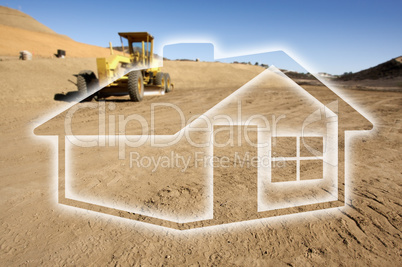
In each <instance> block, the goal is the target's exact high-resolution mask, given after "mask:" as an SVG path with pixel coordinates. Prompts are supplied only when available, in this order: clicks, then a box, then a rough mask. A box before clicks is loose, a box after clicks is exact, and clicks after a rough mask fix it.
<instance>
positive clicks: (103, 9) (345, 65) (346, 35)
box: [0, 0, 402, 74]
mask: <svg viewBox="0 0 402 267" xmlns="http://www.w3.org/2000/svg"><path fill="white" fill-rule="evenodd" d="M0 5H3V6H7V7H10V8H15V9H19V10H21V11H22V12H24V13H27V14H28V15H30V16H32V17H33V18H35V19H36V20H38V21H39V22H41V23H43V24H45V25H46V26H48V27H50V28H51V29H53V30H54V31H56V32H57V33H60V34H64V35H68V36H69V37H71V38H72V39H74V40H76V41H78V42H83V43H88V44H93V45H98V46H104V47H106V46H108V43H109V41H111V42H112V43H113V44H114V45H118V44H119V43H120V40H119V37H118V35H117V33H118V32H125V31H126V32H130V31H132V32H135V31H147V32H149V33H151V34H152V35H153V36H154V37H155V46H156V47H155V51H156V52H157V53H159V54H161V53H162V51H164V52H163V56H165V57H168V58H171V59H175V58H189V59H195V58H200V59H201V60H220V61H228V60H224V59H223V58H228V57H230V58H231V59H233V60H234V59H236V58H237V57H236V56H240V55H247V54H259V55H265V54H264V52H269V51H278V50H283V51H285V52H286V53H287V54H288V55H290V56H291V57H292V58H294V59H296V61H298V62H299V63H301V64H302V65H303V66H304V67H306V68H307V69H308V70H309V71H311V72H327V73H331V74H342V73H344V72H349V71H352V72H356V71H359V70H362V69H366V68H369V67H372V66H375V65H377V64H380V63H382V62H384V61H387V60H390V59H392V58H395V57H398V56H401V55H402V15H401V10H402V0H398V1H395V0H394V1H389V0H385V1H371V0H366V1H343V0H340V1H308V0H305V1H278V0H276V1H209V0H205V1H158V0H154V1H152V2H147V1H124V2H119V1H118V2H113V1H103V0H98V1H75V0H73V1H47V0H43V1H30V0H21V1H19V0H4V1H3V0H0ZM173 43H203V44H204V45H200V44H199V45H180V46H173V45H169V44H173ZM163 47H165V49H164V50H163ZM175 47H176V48H175ZM211 47H212V49H211ZM271 55H272V54H271ZM251 58H253V60H260V61H266V60H268V61H269V60H270V57H264V56H253V57H251ZM252 63H254V62H252ZM259 63H265V64H269V65H271V64H272V63H271V62H259ZM276 66H277V65H276ZM277 67H283V66H277ZM295 70H297V69H295Z"/></svg>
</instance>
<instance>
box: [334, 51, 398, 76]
mask: <svg viewBox="0 0 402 267" xmlns="http://www.w3.org/2000/svg"><path fill="white" fill-rule="evenodd" d="M401 76H402V56H400V57H397V58H393V59H391V60H389V61H387V62H384V63H382V64H379V65H377V66H375V67H371V68H369V69H365V70H362V71H359V72H356V73H345V74H344V75H341V76H340V77H339V78H338V79H339V80H341V81H351V80H354V81H361V80H366V79H370V80H377V79H392V78H397V77H401Z"/></svg>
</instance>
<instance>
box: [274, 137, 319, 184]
mask: <svg viewBox="0 0 402 267" xmlns="http://www.w3.org/2000/svg"><path fill="white" fill-rule="evenodd" d="M278 137H279V138H281V137H294V138H296V157H272V139H273V138H278ZM302 137H318V138H321V140H322V151H321V153H322V156H311V157H301V156H300V139H301V138H302ZM324 140H325V138H324V136H322V135H303V136H301V135H293V136H288V135H286V136H275V137H271V151H270V153H271V163H272V162H279V161H296V180H295V181H294V180H291V181H278V182H273V181H272V164H271V183H287V182H301V181H311V180H322V179H324V147H325V144H324ZM302 160H321V161H322V162H323V168H322V178H318V179H304V180H300V161H302Z"/></svg>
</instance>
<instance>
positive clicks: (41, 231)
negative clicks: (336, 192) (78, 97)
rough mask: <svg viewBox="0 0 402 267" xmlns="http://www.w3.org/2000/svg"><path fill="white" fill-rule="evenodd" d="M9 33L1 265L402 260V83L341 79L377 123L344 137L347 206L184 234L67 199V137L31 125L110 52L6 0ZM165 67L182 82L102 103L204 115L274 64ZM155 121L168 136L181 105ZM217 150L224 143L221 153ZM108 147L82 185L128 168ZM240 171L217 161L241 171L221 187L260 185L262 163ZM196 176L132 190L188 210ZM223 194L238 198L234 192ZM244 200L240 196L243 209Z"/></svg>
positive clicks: (193, 203) (290, 105)
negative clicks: (63, 54) (62, 198)
mask: <svg viewBox="0 0 402 267" xmlns="http://www.w3.org/2000/svg"><path fill="white" fill-rule="evenodd" d="M0 35H1V36H2V40H1V43H0V59H1V61H0V81H1V87H0V88H1V94H0V105H1V107H2V112H1V113H0V118H1V120H0V133H1V138H0V142H1V150H0V170H1V172H0V226H1V227H0V264H1V265H2V266H20V265H23V266H39V265H40V266H55V265H57V266H58V265H63V266H73V265H80V266H99V265H101V266H104V265H107V266H109V265H113V266H129V265H131V266H162V265H164V266H165V265H167V266H244V265H252V266H321V265H329V266H400V265H402V258H401V253H402V250H401V249H402V241H401V228H402V224H401V216H402V201H401V173H402V169H401V163H402V157H401V131H402V122H401V118H400V117H401V116H400V114H401V110H402V95H401V90H400V82H401V81H400V79H399V80H393V81H389V80H387V81H378V80H377V81H375V82H372V81H367V80H366V81H362V82H360V83H347V82H345V83H342V84H340V87H339V88H340V89H339V91H338V93H339V94H341V95H342V96H343V97H346V98H347V99H348V101H349V102H350V103H351V104H354V105H355V107H356V108H358V110H359V111H361V112H363V113H364V115H366V116H367V117H368V118H369V119H370V121H371V122H373V124H374V129H373V130H371V131H368V132H364V133H360V134H358V135H353V136H349V137H348V139H347V142H346V146H347V148H348V151H349V153H348V155H347V159H348V160H350V163H349V164H347V170H346V174H347V180H346V185H347V187H346V189H347V200H346V205H345V206H344V207H339V208H332V209H328V210H322V211H315V212H307V213H302V214H298V215H286V216H282V217H272V218H266V219H260V220H254V221H249V222H242V223H236V224H225V225H223V226H218V227H216V226H215V227H214V226H212V227H205V228H199V229H192V230H187V231H178V230H172V229H169V228H164V227H158V226H154V225H150V224H147V223H143V222H138V221H134V220H128V219H123V218H119V217H114V216H110V215H105V214H100V213H96V212H93V211H88V210H85V209H78V208H73V207H70V206H67V205H61V204H59V203H58V198H57V197H58V188H57V180H58V173H57V162H58V161H57V152H58V151H57V146H56V145H55V143H52V142H49V140H48V139H46V138H44V137H40V136H36V135H34V133H33V130H34V128H35V127H36V126H37V125H38V124H39V123H40V122H43V120H44V119H45V118H50V116H51V115H57V113H58V112H57V111H63V110H64V109H66V108H68V107H69V106H71V105H73V104H74V102H72V98H71V97H72V96H74V95H75V93H74V92H75V91H76V85H75V82H76V78H75V77H74V76H73V75H74V74H77V73H78V72H79V71H81V70H84V69H89V70H95V69H96V63H95V59H94V58H89V57H96V56H102V55H103V56H107V55H108V54H109V50H108V49H105V48H102V47H96V46H91V45H86V44H81V43H78V42H75V41H74V40H72V39H70V38H69V37H67V36H63V35H60V34H57V33H55V32H54V31H53V30H51V29H50V28H48V27H47V26H45V25H43V24H41V23H39V22H38V21H36V20H34V19H33V18H31V17H30V16H28V15H26V14H24V13H22V12H19V11H16V10H12V9H9V8H5V7H0ZM57 49H65V50H66V51H67V58H66V59H55V58H53V59H51V58H52V57H53V54H54V53H56V51H57ZM21 50H28V51H31V52H33V54H34V57H33V58H34V60H32V61H18V60H15V59H16V58H17V57H18V53H19V51H21ZM73 57H88V58H73ZM164 70H165V71H166V72H169V73H170V75H171V78H172V80H173V81H174V84H175V90H174V91H173V92H171V93H169V94H166V95H164V96H147V97H145V99H144V100H143V101H142V102H141V103H132V102H130V101H127V100H128V98H127V97H125V98H124V97H123V98H115V99H111V100H109V101H105V102H104V103H105V104H106V105H114V107H115V109H114V112H115V114H132V113H133V112H137V113H138V112H139V113H140V114H142V115H144V116H145V117H146V118H148V117H147V116H148V115H147V113H146V112H147V107H148V106H149V105H150V104H152V103H158V102H167V103H172V104H176V105H179V106H180V107H181V108H182V110H183V111H184V114H185V117H186V118H188V117H191V116H192V115H195V114H202V113H204V112H205V111H207V110H208V109H210V108H211V107H213V106H214V105H215V104H217V103H218V102H220V101H221V100H222V99H224V98H225V97H226V96H228V95H229V94H231V93H232V92H234V91H235V90H236V89H237V88H239V87H240V86H242V85H243V84H244V83H246V82H248V81H249V80H250V79H251V78H253V77H255V76H256V75H258V74H259V73H261V72H262V71H263V70H264V69H263V68H261V67H258V66H247V65H241V64H223V63H208V62H184V61H183V62H176V61H166V62H164ZM299 84H304V85H307V86H308V88H309V90H310V92H313V93H316V94H318V95H320V96H321V97H323V98H324V99H326V98H328V99H330V98H331V94H329V93H325V94H324V95H322V92H323V91H322V87H319V84H317V83H311V81H301V82H300V83H299ZM275 86H276V87H278V86H279V85H278V84H274V85H273V88H274V89H275V88H276V87H275ZM276 89H278V90H276ZM276 89H275V90H276V91H275V90H273V92H272V95H271V96H268V97H272V98H271V100H273V101H272V102H271V103H272V106H271V107H270V108H271V109H275V108H276V107H281V108H286V109H287V112H289V113H292V112H294V111H295V110H297V109H298V107H300V106H301V104H300V103H301V102H299V99H297V98H296V99H295V98H291V97H288V96H287V95H286V94H284V92H281V90H279V89H280V88H279V87H278V88H276ZM264 97H267V95H264V94H261V95H258V97H257V99H255V98H254V99H247V100H246V101H245V102H246V104H247V107H248V108H249V112H255V113H259V112H261V110H263V109H264V108H265V106H264V105H265V104H263V103H262V101H261V100H262V99H264ZM79 105H81V104H79ZM76 115H77V116H76V117H75V119H76V121H74V123H75V124H74V125H73V127H75V128H74V130H75V131H78V132H79V131H82V132H83V133H85V134H88V131H89V132H90V133H91V131H93V132H92V133H95V134H97V132H96V130H97V129H98V128H97V126H98V125H97V118H98V117H97V114H96V111H93V110H92V111H91V110H90V111H88V110H86V111H84V112H78V113H77V114H76ZM156 118H157V122H158V123H159V125H160V126H161V127H160V129H157V130H158V131H160V132H158V134H161V133H162V134H171V133H174V132H176V131H178V130H179V129H180V127H181V125H180V123H179V120H178V117H177V115H173V114H172V113H169V112H165V111H164V110H162V111H161V112H159V113H157V116H156ZM343 119H345V121H346V122H347V124H348V126H353V125H354V124H358V123H359V121H358V120H357V119H356V113H353V112H350V113H348V112H346V115H345V116H344V118H343ZM63 122H64V116H63V114H62V115H61V116H58V117H56V118H55V119H54V120H52V122H49V123H48V124H45V125H44V127H43V130H44V132H48V133H49V132H51V133H54V134H56V133H59V132H64V129H63V127H61V126H60V123H63ZM128 130H129V131H131V133H135V132H136V127H135V125H130V126H129V127H128ZM38 133H40V131H39V132H38ZM52 140H53V141H57V138H56V139H52ZM150 152H152V153H156V154H158V153H162V152H163V151H161V150H159V151H150ZM182 152H183V153H187V152H188V151H186V150H185V149H183V150H182ZM221 152H222V153H223V152H225V151H223V150H222V151H218V153H221ZM223 154H224V153H223ZM94 155H95V156H94ZM102 155H105V156H106V154H102V153H96V151H95V153H93V154H90V157H89V158H90V159H89V158H88V157H84V156H82V154H80V153H78V154H77V158H79V161H78V164H79V165H80V166H81V168H82V169H87V168H88V170H91V171H90V172H84V173H83V174H82V173H79V172H77V173H78V177H80V178H82V180H79V181H88V180H89V179H90V178H91V175H92V176H94V175H95V177H96V178H99V184H96V186H98V185H99V186H98V187H101V186H103V184H104V183H103V182H107V184H108V185H112V186H113V185H115V184H116V178H117V177H118V176H120V175H122V174H123V175H124V170H123V169H122V173H118V174H117V173H115V172H114V170H115V169H113V168H111V165H110V166H109V165H108V166H102V162H101V161H100V160H99V161H98V162H96V161H97V160H98V159H99V158H98V157H102ZM103 160H104V158H103ZM94 161H95V162H94ZM307 169H308V167H307ZM237 171H238V173H237V175H232V174H231V173H228V172H227V170H225V169H219V170H217V172H216V174H217V176H219V177H230V178H231V179H232V180H220V182H221V183H225V182H226V184H224V186H231V185H233V184H236V183H237V184H239V186H240V187H242V188H243V189H244V188H246V189H247V188H249V189H250V191H253V190H255V186H254V187H252V186H250V184H248V180H244V179H242V178H243V177H249V176H250V175H251V174H253V175H255V173H256V170H255V169H240V170H237ZM195 174H196V173H193V174H192V176H189V177H188V179H187V180H186V181H185V184H184V185H182V186H180V185H179V183H178V182H180V180H177V179H176V180H175V177H174V175H170V174H168V173H156V174H155V177H156V178H158V179H156V180H155V177H154V180H152V181H151V180H150V181H144V180H142V179H137V181H136V182H137V184H138V185H139V189H137V191H135V192H134V193H135V194H134V195H135V196H138V197H142V199H141V201H145V202H146V203H147V205H148V207H149V208H150V209H160V208H167V209H168V210H169V208H171V207H170V206H166V205H165V206H164V205H162V204H164V203H168V202H169V201H171V200H172V199H174V198H176V199H178V200H179V202H178V203H179V204H180V205H181V207H182V209H181V210H180V212H187V211H188V210H192V211H194V210H195V212H196V211H202V208H203V206H202V199H203V197H205V192H204V191H203V190H204V189H203V187H202V186H200V185H199V183H197V179H196V178H197V177H198V176H197V175H195ZM160 177H162V178H163V179H159V178H160ZM228 181H229V183H228ZM218 183H219V182H218ZM172 184H173V185H175V186H176V187H175V186H172ZM85 186H86V185H84V187H85ZM96 186H94V188H95V187H96ZM169 186H170V187H169ZM224 186H223V187H221V188H224ZM144 188H147V189H150V190H143V189H144ZM232 188H233V187H232ZM117 189H119V188H117ZM235 189H236V188H235ZM148 191H149V192H150V193H149V194H148V195H146V194H145V192H148ZM81 192H82V193H83V194H85V195H87V194H90V193H91V192H90V191H88V192H86V191H81ZM122 192H123V193H124V194H125V195H126V196H129V197H131V196H132V195H133V192H132V191H130V190H127V189H123V190H122ZM236 192H237V193H238V194H241V193H242V192H245V191H244V190H239V191H236ZM141 193H143V194H142V195H141ZM216 193H217V195H218V196H219V195H222V196H224V197H227V198H231V194H230V192H228V191H225V190H222V191H218V192H216ZM124 194H122V195H123V196H125V195H124ZM95 197H96V195H95ZM130 200H133V198H130ZM134 200H136V199H135V198H134ZM200 203H201V204H200ZM237 204H238V203H236V202H233V203H230V205H232V206H234V207H235V206H236V205H237ZM222 206H224V205H222ZM173 208H174V207H173ZM176 211H177V209H176ZM219 212H220V211H218V213H216V215H218V216H219V215H220V213H219ZM232 215H233V216H234V217H235V218H236V216H237V214H232ZM222 220H223V221H224V222H228V221H227V220H226V221H225V218H223V219H222Z"/></svg>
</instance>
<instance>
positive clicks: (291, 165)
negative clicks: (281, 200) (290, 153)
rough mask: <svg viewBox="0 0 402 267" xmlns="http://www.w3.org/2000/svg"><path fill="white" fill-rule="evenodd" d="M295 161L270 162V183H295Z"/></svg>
mask: <svg viewBox="0 0 402 267" xmlns="http://www.w3.org/2000/svg"><path fill="white" fill-rule="evenodd" d="M296 179H297V177H296V161H294V160H283V161H272V168H271V182H272V183H275V182H289V181H296Z"/></svg>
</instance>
